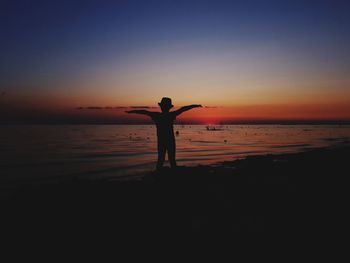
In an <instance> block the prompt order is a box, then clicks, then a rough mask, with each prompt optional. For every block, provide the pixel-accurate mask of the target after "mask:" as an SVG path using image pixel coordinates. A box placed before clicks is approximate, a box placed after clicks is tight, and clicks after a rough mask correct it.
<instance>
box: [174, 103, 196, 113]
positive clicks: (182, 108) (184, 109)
mask: <svg viewBox="0 0 350 263" xmlns="http://www.w3.org/2000/svg"><path fill="white" fill-rule="evenodd" d="M198 107H202V105H199V104H193V105H188V106H183V107H181V108H180V109H178V110H176V111H173V112H174V113H175V114H176V116H177V115H180V114H181V113H183V112H185V111H188V110H190V109H193V108H198Z"/></svg>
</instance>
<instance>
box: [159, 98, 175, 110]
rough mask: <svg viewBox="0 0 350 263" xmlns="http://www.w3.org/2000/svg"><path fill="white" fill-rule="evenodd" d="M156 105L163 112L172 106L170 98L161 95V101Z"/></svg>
mask: <svg viewBox="0 0 350 263" xmlns="http://www.w3.org/2000/svg"><path fill="white" fill-rule="evenodd" d="M158 105H159V107H160V108H161V110H162V111H163V112H168V111H169V110H170V109H171V108H172V107H174V106H173V105H172V103H171V99H170V98H167V97H163V98H162V100H161V102H159V103H158Z"/></svg>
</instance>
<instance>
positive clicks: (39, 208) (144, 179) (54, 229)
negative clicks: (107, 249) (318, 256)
mask: <svg viewBox="0 0 350 263" xmlns="http://www.w3.org/2000/svg"><path fill="white" fill-rule="evenodd" d="M349 159H350V147H348V146H340V147H333V148H326V149H315V150H310V151H307V152H303V153H295V154H285V155H266V156H253V157H248V158H246V159H243V160H236V161H232V162H225V163H222V164H220V165H217V166H198V167H192V168H190V167H180V168H179V169H177V170H175V171H172V170H170V169H169V168H165V169H164V170H163V171H162V172H160V173H156V172H154V173H149V174H145V175H143V176H141V177H136V178H133V179H130V180H114V181H113V180H110V179H108V180H107V179H101V180H82V179H72V180H65V181H63V182H60V183H47V184H39V185H30V186H29V185H28V186H26V187H23V188H22V189H21V190H20V191H18V192H17V193H15V194H13V195H12V196H7V197H6V198H3V200H2V201H3V206H2V207H3V209H2V211H3V213H2V219H3V220H4V221H3V224H2V226H3V227H5V229H6V230H8V231H10V232H11V235H12V236H13V237H15V238H18V237H19V236H22V235H23V236H27V237H28V236H29V237H30V236H33V235H35V236H36V237H40V238H42V240H52V239H55V240H57V238H58V237H62V238H65V239H72V240H75V241H78V240H79V241H83V240H86V239H89V238H91V237H92V236H96V235H97V236H100V237H101V236H104V235H107V236H110V237H114V238H120V237H122V236H128V237H140V236H152V237H154V236H158V235H159V236H163V237H170V236H171V237H173V236H175V235H176V236H181V237H189V236H197V237H198V236H206V235H209V234H213V235H218V236H230V235H234V234H235V233H237V232H244V233H246V232H264V233H273V232H275V233H290V234H291V233H294V234H295V233H299V234H301V235H306V234H307V233H312V232H317V233H327V232H334V231H339V230H340V231H341V229H342V228H343V220H345V217H344V215H345V214H346V207H347V206H346V203H347V202H346V199H345V194H346V188H347V185H346V180H345V179H346V178H347V176H348V175H349V174H350V173H349V170H350V169H349V161H350V160H349ZM97 240H98V239H95V241H94V242H97Z"/></svg>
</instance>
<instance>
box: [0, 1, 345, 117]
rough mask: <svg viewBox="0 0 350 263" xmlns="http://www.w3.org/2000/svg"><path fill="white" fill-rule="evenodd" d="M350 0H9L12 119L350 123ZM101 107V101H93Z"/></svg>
mask: <svg viewBox="0 0 350 263" xmlns="http://www.w3.org/2000/svg"><path fill="white" fill-rule="evenodd" d="M349 14H350V1H345V0H344V1H336V0H329V1H322V0H319V1H316V0H315V1H311V0H310V1H298V0H294V1H283V0H281V1H249V0H245V1H234V0H232V1H220V0H212V1H204V0H203V1H199V0H198V1H190V0H187V1H167V0H163V1H147V0H144V1H132V0H131V1H126V0H120V1H103V0H99V1H88V0H85V1H82V0H81V1H35V0H28V1H24V0H23V1H18V0H8V1H7V0H5V1H1V3H0V22H1V26H0V34H1V41H0V57H1V59H0V123H12V122H14V123H17V122H18V123H22V122H23V123H30V122H33V123H41V122H43V123H55V122H58V123H65V122H67V123H75V122H76V123H136V122H143V121H144V120H145V119H144V118H143V117H138V116H132V115H127V114H125V113H124V111H125V110H126V109H127V108H128V107H130V106H134V107H138V106H147V107H151V108H150V109H149V110H154V111H156V110H158V109H157V108H153V107H155V106H157V102H159V101H160V99H161V98H162V97H164V96H167V97H171V98H172V99H173V104H174V105H175V107H178V106H183V105H187V104H192V103H195V104H202V105H203V106H206V107H204V108H202V109H195V110H193V111H192V112H188V113H185V114H184V115H183V116H182V117H180V121H181V120H182V121H184V122H194V123H204V124H209V123H220V122H227V123H230V122H235V121H244V120H249V121H252V120H259V121H261V120H269V121H271V120H347V121H349V120H350V15H349ZM91 107H93V108H91Z"/></svg>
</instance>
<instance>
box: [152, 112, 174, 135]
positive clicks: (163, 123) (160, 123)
mask: <svg viewBox="0 0 350 263" xmlns="http://www.w3.org/2000/svg"><path fill="white" fill-rule="evenodd" d="M175 119H176V116H175V114H173V113H172V112H167V113H158V114H157V115H156V117H155V118H153V120H154V122H155V124H156V126H157V136H158V137H161V138H162V137H174V129H173V125H174V121H175Z"/></svg>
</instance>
